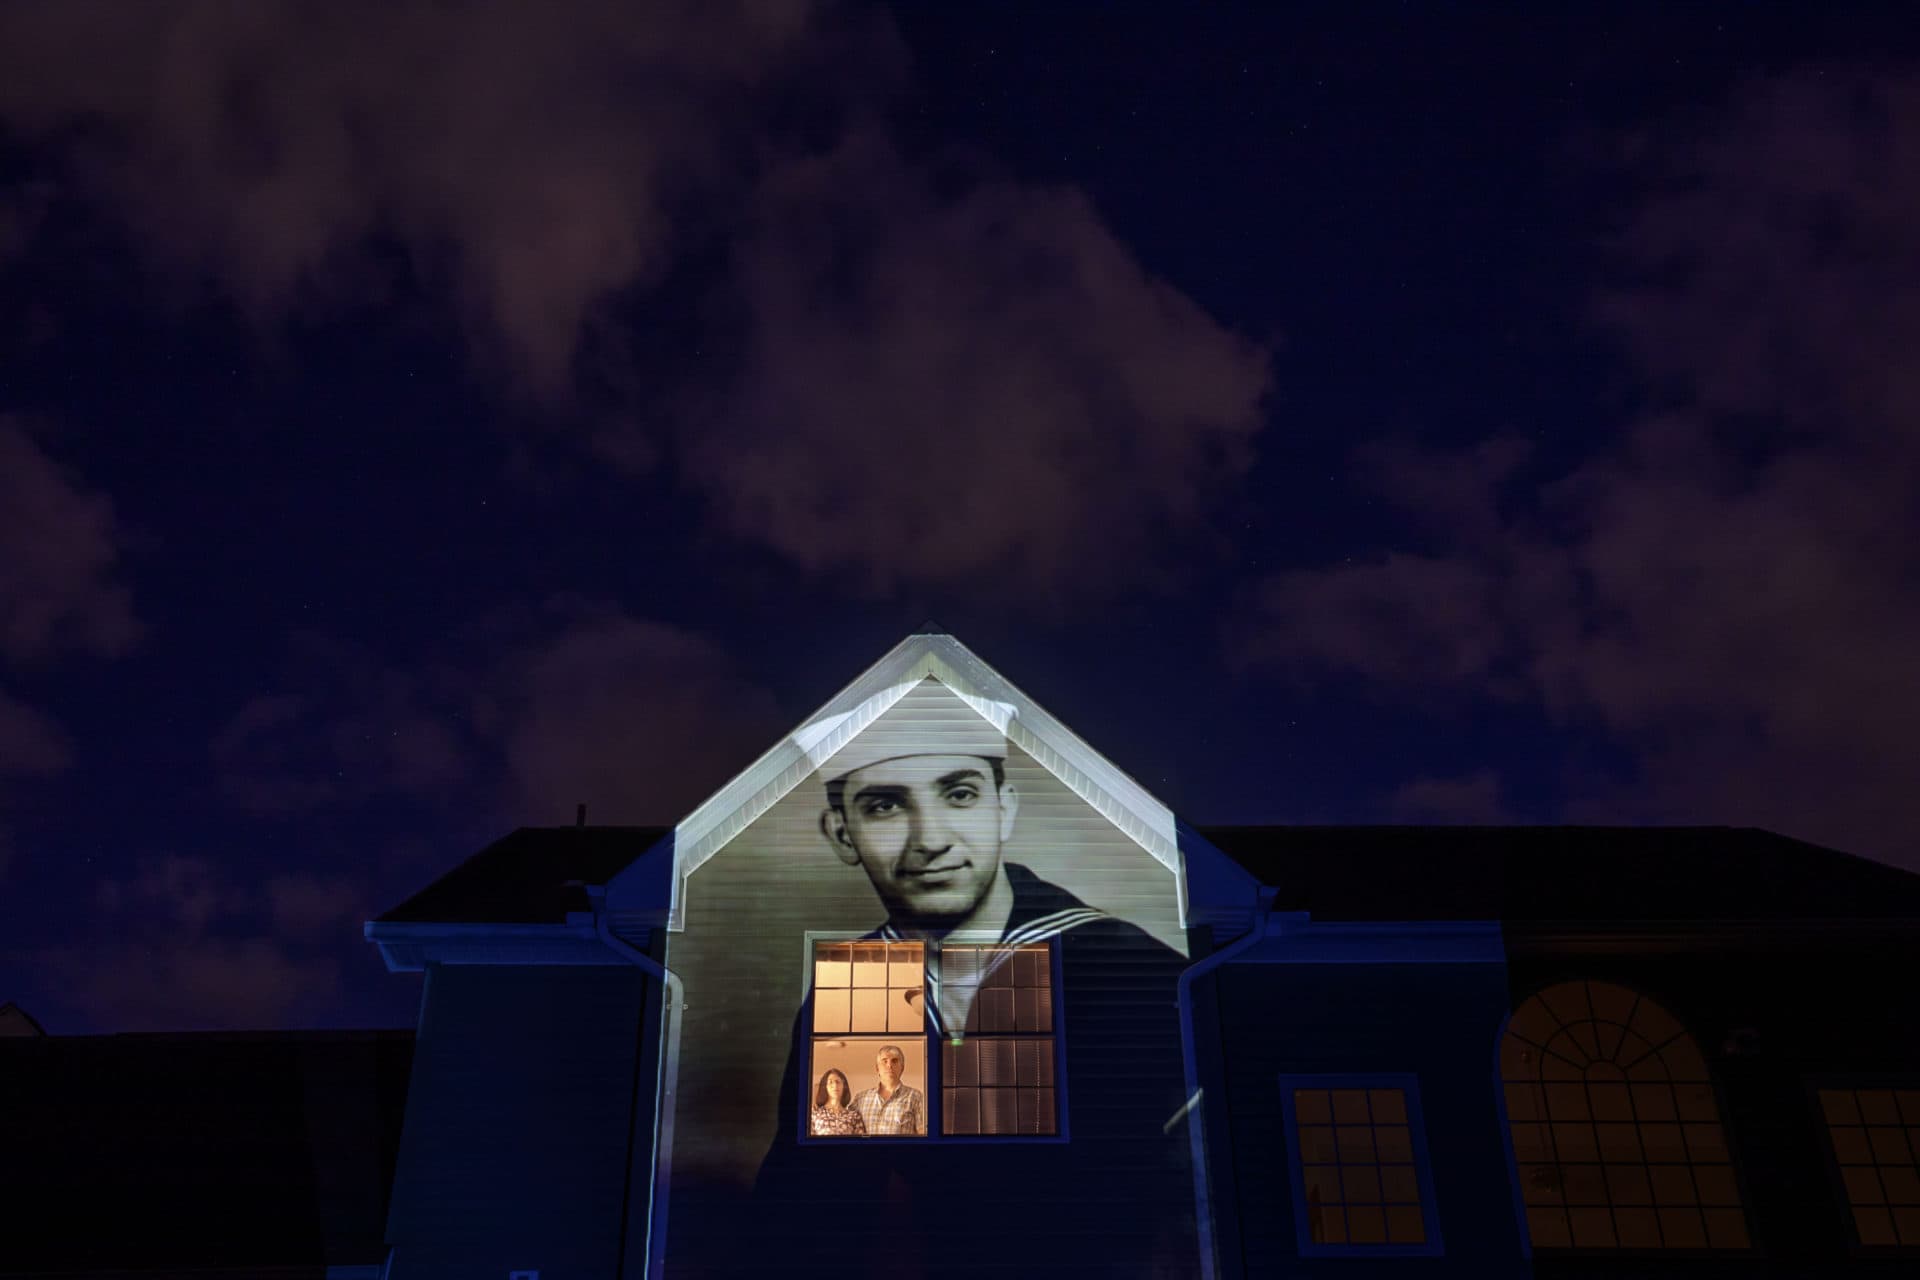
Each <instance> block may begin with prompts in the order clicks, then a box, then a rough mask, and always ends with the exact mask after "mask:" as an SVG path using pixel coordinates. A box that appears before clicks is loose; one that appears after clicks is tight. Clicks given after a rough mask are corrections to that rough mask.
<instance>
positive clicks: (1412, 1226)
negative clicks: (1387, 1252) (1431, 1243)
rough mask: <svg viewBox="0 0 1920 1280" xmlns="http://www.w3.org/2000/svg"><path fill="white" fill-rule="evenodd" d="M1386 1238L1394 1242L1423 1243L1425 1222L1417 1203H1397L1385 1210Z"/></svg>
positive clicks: (1425, 1235) (1425, 1234)
mask: <svg viewBox="0 0 1920 1280" xmlns="http://www.w3.org/2000/svg"><path fill="white" fill-rule="evenodd" d="M1387 1239H1388V1240H1390V1241H1392V1242H1393V1243H1394V1244H1425V1243H1426V1242H1427V1228H1426V1224H1425V1223H1424V1222H1422V1221H1421V1218H1420V1206H1419V1205H1417V1204H1398V1205H1394V1206H1392V1207H1391V1208H1389V1209H1388V1210H1387Z"/></svg>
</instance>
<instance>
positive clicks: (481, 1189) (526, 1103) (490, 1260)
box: [388, 965, 655, 1280]
mask: <svg viewBox="0 0 1920 1280" xmlns="http://www.w3.org/2000/svg"><path fill="white" fill-rule="evenodd" d="M648 985H649V984H648V983H647V981H646V979H645V975H644V974H643V973H642V972H641V971H640V970H639V969H636V968H633V967H631V966H627V965H609V966H605V967H601V966H579V965H555V966H544V967H528V966H506V965H434V966H432V967H431V968H430V969H429V970H428V977H427V991H426V1000H425V1007H424V1009H423V1010H422V1012H421V1019H420V1034H419V1040H418V1044H417V1048H416V1056H415V1061H414V1072H413V1082H412V1088H411V1098H412V1101H411V1105H410V1107H409V1109H408V1112H407V1122H406V1128H405V1130H404V1132H403V1134H402V1137H401V1144H400V1160H399V1166H398V1168H397V1170H396V1172H395V1177H394V1191H393V1201H392V1210H391V1216H390V1219H389V1225H388V1239H389V1241H391V1243H392V1244H393V1246H394V1256H393V1267H392V1272H391V1280H432V1278H435V1277H447V1278H448V1280H453V1278H454V1277H458V1278H460V1280H467V1278H468V1277H473V1276H490V1277H495V1278H496V1280H499V1278H503V1277H505V1276H506V1275H507V1273H508V1271H509V1270H510V1269H513V1268H525V1269H529V1270H531V1269H538V1270H539V1272H540V1275H541V1280H588V1278H589V1277H590V1278H591V1280H609V1278H610V1277H614V1276H618V1275H619V1274H620V1265H621V1262H620V1259H621V1254H622V1251H623V1247H628V1248H630V1249H631V1250H632V1251H633V1252H634V1253H636V1254H638V1252H639V1251H640V1250H641V1249H642V1248H643V1242H644V1226H643V1225H642V1224H643V1222H644V1216H645V1215H644V1210H643V1211H642V1212H641V1213H640V1214H639V1215H637V1216H636V1219H635V1229H634V1231H633V1233H632V1235H633V1239H632V1240H631V1241H628V1240H627V1239H626V1235H627V1233H626V1231H625V1226H626V1212H625V1206H626V1203H627V1199H628V1194H629V1189H630V1188H629V1152H630V1144H632V1143H638V1144H639V1146H640V1147H641V1149H642V1151H643V1153H644V1152H645V1151H646V1150H647V1149H649V1144H650V1141H651V1134H652V1099H653V1088H652V1078H653V1077H652V1062H651V1059H652V1056H653V1055H652V1052H651V1046H649V1050H648V1053H647V1054H645V1055H641V1054H639V1053H638V1052H637V1050H638V1049H639V1046H640V1042H641V1040H642V1038H643V1034H644V1032H643V1028H644V1027H646V1026H652V1025H655V1024H654V1023H653V1020H651V1019H648V1018H647V1017H646V1016H645V1004H646V1000H645V996H646V993H647V990H648ZM641 1066H644V1069H642V1070H636V1067H641ZM636 1096H637V1097H638V1098H639V1101H640V1109H639V1111H638V1112H636V1110H635V1099H636ZM644 1161H645V1156H644V1154H643V1156H642V1164H643V1166H644ZM641 1203H642V1204H643V1205H644V1196H642V1198H641Z"/></svg>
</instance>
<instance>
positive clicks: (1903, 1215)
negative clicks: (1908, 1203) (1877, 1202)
mask: <svg viewBox="0 0 1920 1280" xmlns="http://www.w3.org/2000/svg"><path fill="white" fill-rule="evenodd" d="M1893 1230H1894V1233H1895V1234H1896V1235H1898V1236H1899V1237H1900V1243H1901V1244H1903V1245H1920V1209H1895V1210H1894V1211H1893Z"/></svg>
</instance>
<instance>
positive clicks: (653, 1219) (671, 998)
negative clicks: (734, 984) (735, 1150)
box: [587, 885, 686, 1278]
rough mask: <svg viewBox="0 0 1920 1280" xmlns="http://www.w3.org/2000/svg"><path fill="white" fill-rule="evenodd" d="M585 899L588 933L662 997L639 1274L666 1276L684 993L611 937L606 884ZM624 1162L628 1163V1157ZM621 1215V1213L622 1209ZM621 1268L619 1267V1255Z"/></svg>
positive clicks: (664, 971)
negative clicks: (643, 1260)
mask: <svg viewBox="0 0 1920 1280" xmlns="http://www.w3.org/2000/svg"><path fill="white" fill-rule="evenodd" d="M587 897H588V900H589V901H591V902H592V904H593V931H594V933H596V934H597V935H599V938H600V941H602V942H604V943H606V944H607V946H608V947H610V948H611V949H612V950H613V951H614V953H615V954H617V955H619V956H620V957H621V958H622V959H624V960H625V961H626V962H627V963H628V964H631V965H634V966H636V967H637V968H640V969H642V970H644V971H645V972H647V973H649V974H651V975H652V976H653V977H654V978H656V979H657V980H658V981H659V982H660V984H661V986H662V987H663V988H664V989H665V990H666V993H667V1008H666V1016H665V1017H664V1018H662V1019H661V1024H660V1063H659V1075H658V1076H657V1077H656V1079H655V1089H654V1099H653V1184H652V1186H651V1187H649V1188H648V1190H647V1265H646V1270H645V1271H644V1272H643V1273H642V1274H644V1275H646V1276H648V1277H649V1278H652V1277H658V1276H662V1275H665V1274H666V1263H667V1192H668V1190H669V1188H670V1185H671V1183H672V1181H673V1109H674V1108H673V1103H674V1088H675V1086H676V1085H677V1084H678V1083H679V1078H680V1014H681V1011H682V1010H683V1009H684V1008H685V1007H686V991H685V988H683V987H682V986H681V984H680V977H679V975H678V974H676V973H674V971H673V970H671V969H669V968H667V967H666V966H665V965H664V964H661V963H660V962H659V961H658V960H655V959H654V958H653V957H652V956H650V955H648V954H646V953H645V952H644V951H641V950H640V949H639V948H637V947H635V946H634V945H633V944H632V943H629V942H626V941H624V940H623V939H621V938H619V937H616V936H615V935H614V932H613V922H612V920H611V919H610V918H609V917H608V915H607V888H606V886H605V885H589V886H588V887H587ZM628 1160H629V1162H631V1160H632V1156H631V1155H629V1156H628ZM621 1211H622V1212H623V1213H624V1212H625V1206H624V1205H623V1206H622V1208H621ZM620 1264H621V1266H622V1268H623V1269H624V1267H625V1266H626V1259H625V1258H624V1257H622V1258H621V1260H620Z"/></svg>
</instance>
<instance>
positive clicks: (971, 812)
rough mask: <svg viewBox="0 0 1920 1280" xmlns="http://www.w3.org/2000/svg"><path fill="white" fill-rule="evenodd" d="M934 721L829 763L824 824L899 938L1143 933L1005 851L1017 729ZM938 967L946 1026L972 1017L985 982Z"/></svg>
mask: <svg viewBox="0 0 1920 1280" xmlns="http://www.w3.org/2000/svg"><path fill="white" fill-rule="evenodd" d="M971 719H972V723H968V722H967V721H960V722H946V721H943V722H939V723H936V724H935V725H932V726H929V727H928V728H927V729H926V730H925V732H924V734H923V735H921V736H920V740H919V741H916V742H915V743H913V748H914V749H913V750H912V751H910V752H903V751H902V750H901V749H900V746H899V744H898V743H897V742H896V741H894V740H892V739H887V738H883V739H880V740H878V741H876V742H874V743H872V744H867V743H863V742H862V741H861V740H860V739H856V740H855V741H854V742H853V743H852V744H850V745H849V746H848V747H847V748H846V749H845V750H843V751H841V752H840V753H839V754H838V755H836V756H835V757H833V759H832V761H831V763H830V764H829V766H828V767H827V769H826V770H824V771H823V781H824V783H825V799H826V807H825V809H824V810H823V811H822V812H821V815H820V830H821V833H822V834H823V835H824V836H825V837H826V839H827V842H828V844H829V845H830V846H831V847H832V849H833V852H834V853H835V854H836V855H837V856H838V857H839V859H840V860H841V861H842V862H844V863H846V864H847V865H848V866H857V867H859V868H861V869H862V870H863V871H864V872H865V873H866V877H867V880H868V882H869V883H871V884H872V886H873V890H874V892H875V893H876V894H877V895H878V896H879V898H880V904H881V905H882V906H883V907H884V908H885V909H886V912H887V922H886V923H885V924H884V925H882V926H881V927H880V929H879V930H878V931H876V933H875V934H874V935H873V936H875V937H878V938H883V939H886V940H888V941H900V940H903V939H919V940H922V941H931V942H937V941H939V940H940V939H942V938H945V937H947V936H948V935H950V934H959V935H962V936H965V937H967V938H970V939H973V940H978V941H988V942H998V943H1000V944H1002V945H1003V946H1009V947H1013V946H1022V945H1026V944H1030V943H1037V942H1044V941H1046V940H1047V939H1049V938H1053V937H1056V936H1058V935H1060V934H1063V933H1066V932H1068V931H1069V930H1073V929H1078V928H1082V927H1085V926H1089V925H1101V924H1104V925H1105V926H1107V927H1108V928H1113V927H1118V928H1122V929H1125V930H1127V931H1128V932H1129V933H1131V932H1134V929H1133V926H1131V925H1124V924H1122V923H1121V922H1119V921H1116V920H1113V919H1112V918H1111V917H1109V916H1108V915H1107V914H1106V913H1105V912H1103V911H1099V910H1096V909H1094V908H1092V907H1089V906H1088V905H1087V904H1086V903H1084V902H1082V901H1081V900H1080V899H1079V898H1077V897H1075V896H1074V895H1073V894H1071V893H1069V892H1067V891H1066V890H1065V889H1062V888H1060V887H1059V886H1058V885H1054V884H1050V883H1048V882H1047V881H1045V880H1042V879H1041V878H1040V877H1039V876H1037V875H1035V874H1034V873H1033V872H1031V871H1029V870H1028V869H1027V868H1026V867H1024V866H1022V865H1021V864H1019V863H1017V862H1010V861H1008V860H1006V858H1005V857H1004V851H1005V849H1006V846H1007V843H1008V841H1009V840H1011V839H1012V837H1013V831H1014V824H1015V820H1016V819H1017V818H1018V816H1019V812H1020V797H1019V794H1018V792H1017V791H1016V790H1015V789H1014V787H1013V784H1011V783H1010V782H1008V781H1007V777H1006V756H1007V740H1006V736H1005V735H1004V734H1003V733H1002V732H1001V731H1000V730H999V729H997V728H995V727H994V726H993V725H992V724H991V723H989V722H988V721H987V720H985V719H984V718H980V717H972V718H971ZM977 976H979V975H968V974H965V973H961V972H957V971H954V970H952V969H949V970H948V971H947V972H946V974H945V975H944V980H943V979H942V978H941V977H940V976H937V975H936V974H935V973H933V972H932V971H930V972H929V974H928V980H929V986H930V988H932V990H931V992H930V994H931V996H932V999H931V1000H930V1001H929V1008H928V1016H929V1017H930V1018H931V1019H932V1020H933V1023H934V1029H935V1031H936V1032H940V1033H942V1034H944V1032H945V1029H947V1028H960V1027H964V1026H965V1025H966V1016H967V1010H968V1008H969V1006H970V1004H971V1002H972V997H973V994H974V990H973V987H974V983H973V982H971V981H969V978H970V977H977Z"/></svg>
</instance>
